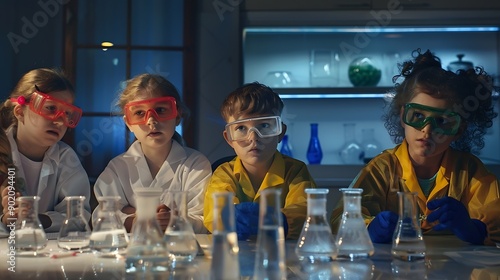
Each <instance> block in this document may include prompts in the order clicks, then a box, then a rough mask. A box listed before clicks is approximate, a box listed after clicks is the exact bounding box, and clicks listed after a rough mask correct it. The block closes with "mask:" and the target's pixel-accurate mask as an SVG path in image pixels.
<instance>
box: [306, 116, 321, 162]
mask: <svg viewBox="0 0 500 280" xmlns="http://www.w3.org/2000/svg"><path fill="white" fill-rule="evenodd" d="M322 158H323V152H322V151H321V145H320V144H319V138H318V124H317V123H312V124H311V139H310V140H309V147H308V148H307V160H308V161H309V164H320V163H321V159H322Z"/></svg>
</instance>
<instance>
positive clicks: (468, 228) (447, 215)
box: [427, 196, 486, 245]
mask: <svg viewBox="0 0 500 280" xmlns="http://www.w3.org/2000/svg"><path fill="white" fill-rule="evenodd" d="M427 208H429V210H434V211H433V212H432V213H431V214H429V215H428V216H427V221H428V222H430V223H432V222H435V221H439V223H438V224H437V225H435V226H434V227H433V229H434V230H436V231H440V230H445V229H449V230H451V231H452V232H453V233H454V234H455V235H456V236H457V237H458V238H460V239H461V240H463V241H465V242H469V243H472V244H478V245H480V244H484V239H485V238H486V225H485V224H484V223H483V222H481V221H480V220H476V219H471V218H470V216H469V212H467V209H466V208H465V206H464V205H463V204H462V203H461V202H460V201H458V200H456V199H454V198H452V197H449V196H447V197H443V198H438V199H434V200H431V201H429V202H428V203H427Z"/></svg>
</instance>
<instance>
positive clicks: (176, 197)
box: [169, 191, 187, 219]
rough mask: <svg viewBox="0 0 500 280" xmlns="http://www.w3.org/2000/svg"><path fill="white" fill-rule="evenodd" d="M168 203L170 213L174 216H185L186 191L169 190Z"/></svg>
mask: <svg viewBox="0 0 500 280" xmlns="http://www.w3.org/2000/svg"><path fill="white" fill-rule="evenodd" d="M169 194H170V195H171V199H172V200H171V201H170V203H169V208H170V211H171V212H170V213H172V215H173V216H174V217H180V218H184V219H185V218H187V193H186V192H184V191H171V192H169Z"/></svg>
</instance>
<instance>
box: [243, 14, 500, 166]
mask: <svg viewBox="0 0 500 280" xmlns="http://www.w3.org/2000/svg"><path fill="white" fill-rule="evenodd" d="M372 13H377V11H375V12H374V11H372ZM358 14H359V12H358ZM431 14H432V13H431ZM314 15H316V16H317V18H315V16H314ZM336 15H338V17H342V18H343V19H344V20H341V21H340V20H336V19H337V18H336V17H335V16H336ZM366 15H368V16H366ZM372 15H373V14H372ZM461 15H463V13H458V14H457V15H456V17H455V18H442V19H439V18H438V16H437V14H434V16H432V17H433V18H432V19H429V20H426V19H425V17H424V18H422V19H421V20H419V21H415V20H414V19H418V18H419V16H418V14H416V13H413V12H410V11H407V12H406V14H405V16H406V17H407V19H406V20H404V19H401V18H398V19H397V20H396V19H394V20H392V21H390V22H389V23H388V24H386V25H382V24H380V22H379V24H373V23H374V21H373V20H369V19H368V18H369V12H365V18H366V19H367V20H365V21H359V20H358V21H355V20H352V19H349V15H346V14H345V13H342V14H340V13H338V14H335V13H331V17H329V16H328V14H321V13H310V14H309V16H308V17H307V16H304V15H302V14H300V13H272V12H268V13H265V12H261V13H248V14H247V15H246V18H245V20H244V26H243V27H242V29H241V42H242V54H241V58H242V80H243V82H244V83H248V82H253V81H259V82H261V83H264V84H266V85H268V86H270V87H272V88H273V89H274V90H275V91H276V92H278V93H279V94H280V96H281V97H282V98H283V99H284V102H285V109H284V112H283V115H282V117H283V120H284V122H285V123H286V124H287V127H288V130H287V134H288V135H289V144H290V145H291V147H292V149H293V154H294V156H295V157H296V158H298V159H300V160H302V161H304V162H306V163H307V159H306V150H307V144H308V142H309V126H310V124H311V123H318V124H319V127H318V130H319V138H320V143H321V146H322V148H323V154H324V156H323V161H322V162H321V164H322V165H329V164H345V163H344V162H342V159H341V157H340V151H341V149H342V147H343V145H344V142H345V139H346V137H345V135H344V134H345V133H344V127H345V125H346V124H351V123H353V124H355V126H356V129H355V139H356V140H357V141H358V143H361V142H362V141H363V139H362V138H363V132H362V131H363V130H366V129H368V128H369V129H373V130H374V133H373V135H374V138H375V139H376V140H377V142H378V143H380V146H381V149H386V148H391V147H393V146H394V143H392V140H391V139H390V137H389V136H388V133H387V132H386V130H385V127H384V123H383V120H382V116H383V112H384V108H385V107H384V106H385V105H386V102H387V100H388V98H390V96H389V95H387V92H388V91H389V90H390V89H391V88H392V87H393V85H394V80H393V77H394V76H395V75H397V74H398V63H400V62H402V61H405V60H408V59H410V58H411V57H412V51H414V50H416V49H421V50H422V51H426V50H427V49H429V50H431V51H432V52H433V53H435V55H437V56H438V57H440V58H441V62H442V66H443V68H447V66H448V65H450V64H453V63H454V62H458V61H459V60H460V59H461V61H462V62H463V61H466V62H470V63H472V64H473V65H474V66H482V67H484V69H485V70H486V71H487V72H488V73H489V74H491V75H492V76H494V77H495V80H496V85H497V86H498V85H499V80H500V77H499V72H500V28H499V27H500V22H499V20H498V19H497V20H491V18H494V16H493V17H491V15H490V14H488V17H482V16H481V15H480V14H479V15H474V17H473V18H472V17H471V18H469V19H467V20H464V19H463V18H462V20H461ZM497 15H498V12H497ZM427 16H428V13H427ZM293 17H296V18H297V20H296V21H292V22H295V24H291V23H290V22H291V21H286V20H284V19H287V18H293ZM353 17H354V15H353ZM324 18H330V20H325V21H322V20H321V19H324ZM497 18H498V17H497ZM372 19H373V18H372ZM417 22H418V23H417ZM458 23H462V24H458ZM467 23H468V24H467ZM459 55H460V58H459ZM462 55H463V56H462ZM497 95H498V93H497ZM495 103H496V105H495V106H496V107H497V108H498V98H496V100H495ZM497 111H498V109H497ZM499 130H500V126H499V122H498V120H496V121H495V123H494V124H493V127H492V128H491V129H490V131H489V132H488V134H487V135H486V139H485V140H486V145H485V148H484V149H483V150H482V152H481V154H480V155H479V156H480V157H481V158H482V159H483V160H484V161H485V162H486V163H494V164H498V163H500V147H498V144H497V143H498V142H499V140H500V133H499ZM358 164H359V165H360V166H361V165H362V164H363V160H362V159H360V161H359V163H358Z"/></svg>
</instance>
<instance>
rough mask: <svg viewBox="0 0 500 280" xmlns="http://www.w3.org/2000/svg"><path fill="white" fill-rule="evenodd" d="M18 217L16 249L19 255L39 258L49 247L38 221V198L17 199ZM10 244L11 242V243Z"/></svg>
mask: <svg viewBox="0 0 500 280" xmlns="http://www.w3.org/2000/svg"><path fill="white" fill-rule="evenodd" d="M16 200H17V204H18V217H17V220H16V224H15V235H16V239H15V242H16V243H15V247H16V250H17V251H18V254H22V255H25V254H26V255H33V256H37V255H38V254H39V252H38V251H40V250H42V249H43V248H45V246H47V236H46V235H45V231H44V230H43V227H42V224H41V223H40V220H39V219H38V201H39V200H40V197H38V196H20V197H18V198H17V199H16ZM9 244H10V242H9Z"/></svg>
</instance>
